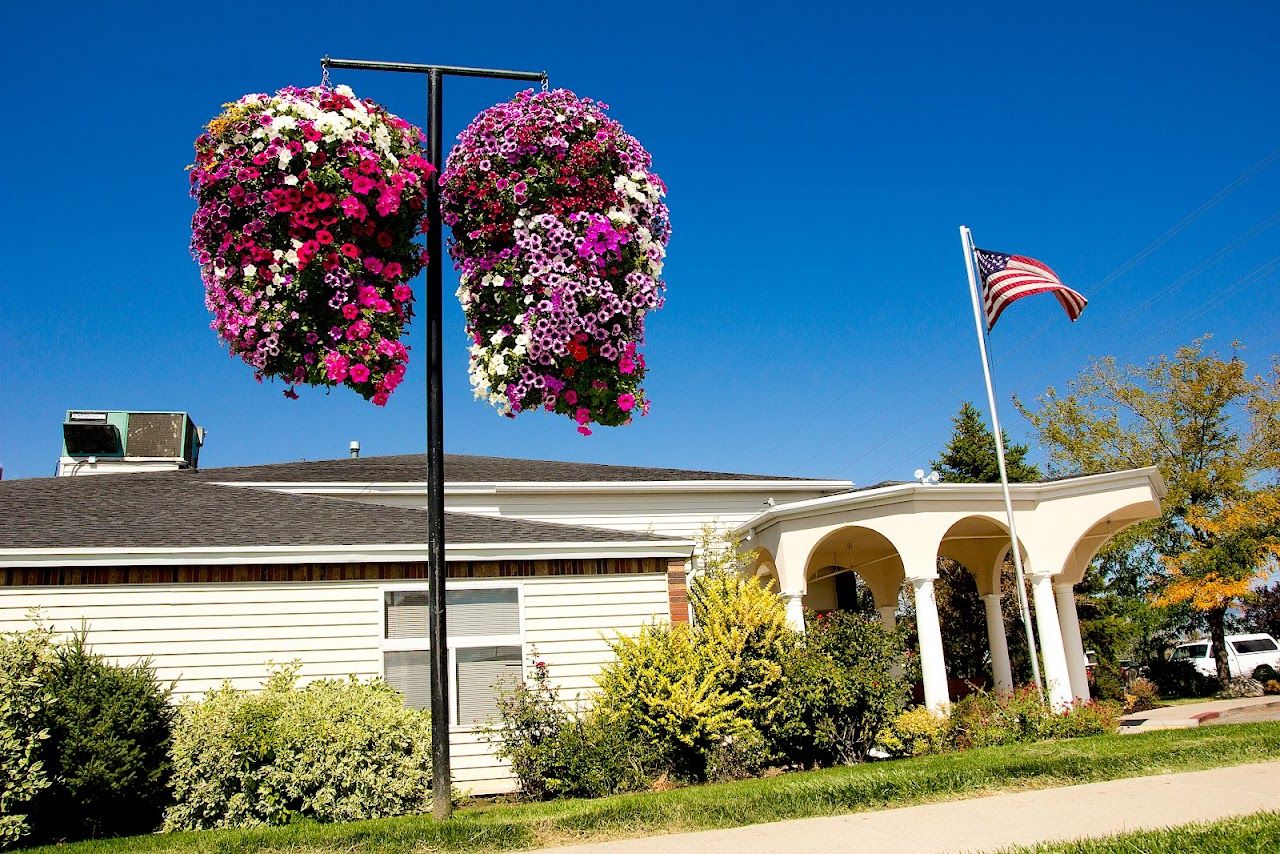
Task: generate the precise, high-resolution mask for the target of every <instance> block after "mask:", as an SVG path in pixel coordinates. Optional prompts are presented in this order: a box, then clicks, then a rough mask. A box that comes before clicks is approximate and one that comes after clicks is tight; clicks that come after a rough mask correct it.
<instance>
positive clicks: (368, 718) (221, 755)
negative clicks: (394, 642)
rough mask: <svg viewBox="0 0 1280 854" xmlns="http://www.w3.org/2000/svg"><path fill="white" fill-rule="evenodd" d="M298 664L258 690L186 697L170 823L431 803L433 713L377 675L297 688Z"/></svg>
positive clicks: (398, 810)
mask: <svg viewBox="0 0 1280 854" xmlns="http://www.w3.org/2000/svg"><path fill="white" fill-rule="evenodd" d="M296 681H297V665H296V664H294V665H290V666H287V667H282V668H279V669H277V670H276V671H274V672H273V673H272V674H271V676H270V678H269V679H268V680H267V682H266V684H265V686H264V689H263V690H262V691H261V692H260V693H251V692H247V691H241V690H237V689H236V688H233V687H231V686H230V685H224V686H223V687H221V688H220V689H218V690H216V691H212V692H210V693H209V694H207V695H205V697H204V698H203V699H202V700H200V701H199V702H188V703H186V704H184V706H183V708H182V713H181V716H180V719H179V722H178V725H177V727H176V731H175V734H174V743H173V791H174V799H175V803H174V804H173V806H172V807H170V809H169V811H168V813H167V814H166V816H165V828H166V829H167V830H187V829H204V828H211V827H251V826H255V825H263V824H284V823H287V822H289V821H293V820H296V819H311V820H315V821H354V820H357V819H366V818H379V817H383V816H392V815H402V814H405V813H414V812H420V811H422V810H424V809H426V808H427V806H428V805H429V803H430V797H431V792H430V784H431V753H430V749H431V730H430V716H429V715H428V714H427V713H426V712H424V711H422V710H418V709H409V708H405V706H404V703H403V700H402V698H401V696H400V694H399V693H398V692H396V691H395V690H394V689H393V688H391V687H390V686H388V685H387V684H386V683H384V682H382V681H381V680H373V681H371V682H361V681H358V680H356V679H355V678H351V679H346V680H334V679H326V680H319V681H316V682H311V683H309V684H308V685H306V686H305V687H302V688H299V687H297V685H296Z"/></svg>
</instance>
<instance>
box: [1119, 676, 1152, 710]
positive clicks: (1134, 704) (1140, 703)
mask: <svg viewBox="0 0 1280 854" xmlns="http://www.w3.org/2000/svg"><path fill="white" fill-rule="evenodd" d="M1159 705H1160V689H1159V688H1157V687H1156V683H1154V682H1152V681H1151V680H1150V679H1146V678H1143V677H1141V676H1140V677H1138V678H1137V679H1135V680H1133V683H1132V684H1131V685H1129V690H1128V692H1126V693H1125V695H1124V710H1125V712H1145V711H1148V710H1149V709H1154V708H1157V707H1158V706H1159Z"/></svg>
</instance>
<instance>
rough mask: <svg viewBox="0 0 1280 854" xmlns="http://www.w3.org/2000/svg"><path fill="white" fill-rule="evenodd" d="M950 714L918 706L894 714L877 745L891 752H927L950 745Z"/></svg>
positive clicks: (921, 754) (940, 749) (937, 750)
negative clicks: (948, 736) (948, 739)
mask: <svg viewBox="0 0 1280 854" xmlns="http://www.w3.org/2000/svg"><path fill="white" fill-rule="evenodd" d="M947 725H948V722H947V718H946V716H945V715H940V714H938V713H936V712H934V711H933V710H931V709H929V708H927V707H925V706H916V707H915V708H913V709H907V711H905V712H903V713H902V714H900V715H898V716H897V717H896V718H894V719H893V720H892V721H891V722H890V724H889V725H888V726H887V727H885V728H884V729H882V730H881V731H880V735H879V737H878V738H877V739H876V747H878V748H880V749H881V750H883V751H884V752H885V753H887V754H889V755H890V756H894V757H898V756H924V755H926V754H929V753H941V752H942V751H943V750H946V748H947Z"/></svg>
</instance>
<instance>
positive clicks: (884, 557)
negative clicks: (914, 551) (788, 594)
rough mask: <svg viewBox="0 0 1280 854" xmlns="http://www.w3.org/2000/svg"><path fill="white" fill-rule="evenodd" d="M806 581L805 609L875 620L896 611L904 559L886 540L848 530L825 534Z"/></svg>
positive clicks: (872, 533) (808, 564) (860, 529)
mask: <svg viewBox="0 0 1280 854" xmlns="http://www.w3.org/2000/svg"><path fill="white" fill-rule="evenodd" d="M805 579H806V592H805V596H804V605H805V607H806V608H810V609H812V610H814V611H836V610H840V611H858V612H861V613H866V614H868V616H873V615H875V614H876V613H877V610H878V609H881V608H889V607H892V608H894V609H895V610H896V607H897V601H898V590H899V588H900V587H901V586H902V579H903V566H902V558H901V556H900V555H899V554H898V550H897V549H896V548H894V546H893V543H891V542H889V540H888V539H887V538H886V537H885V536H884V535H883V534H880V533H878V532H877V531H873V530H871V529H870V528H864V527H861V526H859V525H849V526H845V527H843V528H838V529H836V530H835V531H832V532H831V533H829V534H827V535H826V536H825V537H823V538H822V539H821V540H820V541H819V542H818V543H817V545H815V546H814V547H813V549H812V551H810V553H809V557H808V560H807V562H806V565H805ZM890 613H892V612H890Z"/></svg>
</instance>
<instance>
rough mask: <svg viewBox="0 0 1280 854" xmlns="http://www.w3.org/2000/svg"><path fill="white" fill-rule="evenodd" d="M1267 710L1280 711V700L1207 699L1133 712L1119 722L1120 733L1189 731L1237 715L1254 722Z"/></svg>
mask: <svg viewBox="0 0 1280 854" xmlns="http://www.w3.org/2000/svg"><path fill="white" fill-rule="evenodd" d="M1265 709H1275V710H1276V711H1277V712H1280V697H1276V696H1270V697H1241V698H1239V699H1236V700H1206V701H1205V702H1203V703H1186V704H1184V705H1181V706H1164V707H1162V708H1159V709H1150V710H1149V711H1145V712H1134V713H1132V714H1129V715H1125V716H1124V717H1122V718H1121V719H1120V732H1121V733H1124V734H1126V735H1128V734H1132V733H1135V732H1150V731H1152V730H1156V729H1190V728H1191V727H1197V726H1200V725H1201V724H1203V723H1206V722H1208V721H1213V722H1214V723H1230V722H1231V718H1232V717H1234V716H1237V715H1240V716H1247V717H1248V718H1249V719H1252V720H1261V718H1258V717H1257V714H1258V713H1259V712H1262V711H1263V710H1265Z"/></svg>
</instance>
